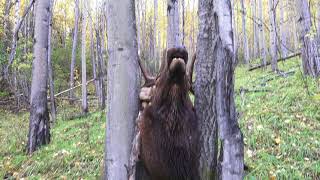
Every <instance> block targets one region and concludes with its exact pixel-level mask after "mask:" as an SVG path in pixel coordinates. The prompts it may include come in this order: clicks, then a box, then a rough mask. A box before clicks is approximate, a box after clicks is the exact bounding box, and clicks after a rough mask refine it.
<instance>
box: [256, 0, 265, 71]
mask: <svg viewBox="0 0 320 180" xmlns="http://www.w3.org/2000/svg"><path fill="white" fill-rule="evenodd" d="M258 12H259V15H258V16H259V21H258V22H259V32H260V33H259V36H260V38H259V40H260V43H259V44H260V56H261V59H262V60H261V64H262V65H263V66H265V67H266V65H267V56H266V44H265V36H264V26H263V4H262V0H258Z"/></svg>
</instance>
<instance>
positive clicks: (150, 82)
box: [138, 57, 155, 87]
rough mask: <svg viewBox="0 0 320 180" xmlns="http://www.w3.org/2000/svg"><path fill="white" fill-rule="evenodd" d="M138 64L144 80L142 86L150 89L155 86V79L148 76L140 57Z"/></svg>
mask: <svg viewBox="0 0 320 180" xmlns="http://www.w3.org/2000/svg"><path fill="white" fill-rule="evenodd" d="M138 63H139V66H140V69H141V72H142V75H143V77H144V80H145V81H146V82H145V84H144V86H146V87H150V86H153V85H154V84H155V78H154V77H153V76H150V75H149V73H148V72H147V70H146V69H145V67H144V66H143V64H142V62H141V59H140V57H139V58H138Z"/></svg>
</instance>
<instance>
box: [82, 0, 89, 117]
mask: <svg viewBox="0 0 320 180" xmlns="http://www.w3.org/2000/svg"><path fill="white" fill-rule="evenodd" d="M87 3H88V1H87V0H84V1H83V2H82V6H83V8H82V12H83V13H82V32H81V33H82V37H81V79H82V80H81V82H82V88H81V92H82V113H84V114H86V113H87V112H88V102H87V85H86V84H87V58H86V35H87V13H88V9H87V7H88V6H87Z"/></svg>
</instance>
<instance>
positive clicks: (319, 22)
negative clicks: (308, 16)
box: [317, 1, 320, 36]
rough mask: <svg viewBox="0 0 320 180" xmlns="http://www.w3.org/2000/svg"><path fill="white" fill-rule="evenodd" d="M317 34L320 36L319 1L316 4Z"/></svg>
mask: <svg viewBox="0 0 320 180" xmlns="http://www.w3.org/2000/svg"><path fill="white" fill-rule="evenodd" d="M317 33H318V36H320V1H318V3H317Z"/></svg>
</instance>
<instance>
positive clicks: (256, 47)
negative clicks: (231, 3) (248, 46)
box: [251, 0, 259, 58]
mask: <svg viewBox="0 0 320 180" xmlns="http://www.w3.org/2000/svg"><path fill="white" fill-rule="evenodd" d="M256 4H257V3H256V0H251V9H252V18H253V21H252V23H253V25H252V26H253V57H254V58H257V57H258V54H259V35H258V27H257V25H258V24H257V11H256V9H257V8H256Z"/></svg>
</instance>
